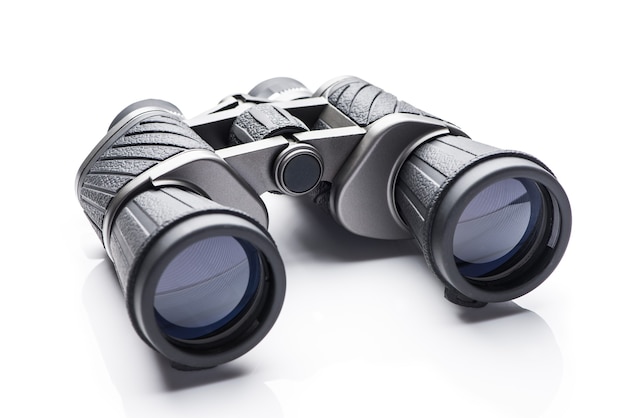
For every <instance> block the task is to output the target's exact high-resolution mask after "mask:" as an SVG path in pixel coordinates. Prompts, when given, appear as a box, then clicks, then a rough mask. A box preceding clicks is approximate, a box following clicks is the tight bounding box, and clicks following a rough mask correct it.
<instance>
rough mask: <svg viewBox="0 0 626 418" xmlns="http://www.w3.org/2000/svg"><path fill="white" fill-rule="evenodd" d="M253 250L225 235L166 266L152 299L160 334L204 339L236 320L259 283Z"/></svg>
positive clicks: (191, 248)
mask: <svg viewBox="0 0 626 418" xmlns="http://www.w3.org/2000/svg"><path fill="white" fill-rule="evenodd" d="M260 275H261V266H260V260H259V254H258V251H257V250H256V249H255V248H254V247H253V246H252V245H251V244H249V243H248V242H246V241H244V240H239V239H236V238H233V237H230V236H217V237H210V238H205V239H203V240H200V241H197V242H195V243H193V244H191V245H189V246H188V247H186V248H184V249H183V250H182V251H180V252H179V253H178V254H177V255H176V256H175V257H174V259H173V260H172V261H171V262H170V263H169V264H168V265H167V267H166V268H165V270H164V271H163V273H162V274H161V277H160V278H159V282H158V284H157V289H156V292H155V296H154V310H155V315H156V319H157V323H158V324H159V326H160V328H161V330H162V331H163V333H165V334H166V335H168V336H170V337H174V338H178V339H197V338H202V337H206V336H208V335H210V334H212V333H214V332H216V331H218V330H219V329H220V328H222V327H224V326H225V325H227V324H228V323H229V322H231V321H232V320H233V319H235V318H236V317H237V316H238V315H240V314H241V313H242V312H243V311H244V310H245V309H246V307H247V306H248V305H249V304H250V301H251V300H252V299H253V297H254V295H255V293H256V290H257V288H258V286H259V283H260Z"/></svg>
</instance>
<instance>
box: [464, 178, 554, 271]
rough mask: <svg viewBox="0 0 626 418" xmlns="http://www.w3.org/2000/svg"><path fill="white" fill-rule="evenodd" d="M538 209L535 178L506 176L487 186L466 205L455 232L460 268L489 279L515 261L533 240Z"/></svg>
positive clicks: (536, 226)
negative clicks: (532, 179) (507, 177)
mask: <svg viewBox="0 0 626 418" xmlns="http://www.w3.org/2000/svg"><path fill="white" fill-rule="evenodd" d="M541 213H542V195H541V191H540V189H539V186H538V185H537V183H535V182H534V181H531V180H528V179H518V178H509V179H505V180H500V181H498V182H496V183H493V184H491V185H489V186H487V187H486V188H485V189H483V190H482V191H481V192H480V193H478V195H476V196H475V197H474V198H473V199H472V200H471V201H470V203H469V204H468V205H467V206H466V207H465V209H464V210H463V213H462V214H461V217H460V219H459V221H458V224H457V226H456V229H455V232H454V240H453V252H454V256H455V260H456V264H457V267H458V269H459V272H460V273H461V274H462V275H463V276H465V277H469V278H476V279H483V280H490V279H491V278H493V277H494V275H496V274H498V273H499V272H501V271H504V270H506V269H507V268H509V267H510V266H512V265H515V263H516V262H517V261H518V260H520V259H521V258H520V257H523V256H524V255H525V254H526V253H527V251H528V249H529V245H530V244H532V241H533V239H534V237H535V235H536V230H537V228H538V224H539V223H540V222H539V220H540V218H541Z"/></svg>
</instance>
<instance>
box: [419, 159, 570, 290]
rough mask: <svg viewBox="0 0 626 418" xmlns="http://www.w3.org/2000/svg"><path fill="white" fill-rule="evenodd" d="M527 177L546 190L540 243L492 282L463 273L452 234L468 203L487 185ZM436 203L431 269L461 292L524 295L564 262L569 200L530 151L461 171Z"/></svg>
mask: <svg viewBox="0 0 626 418" xmlns="http://www.w3.org/2000/svg"><path fill="white" fill-rule="evenodd" d="M507 178H517V179H527V180H529V181H533V182H535V183H536V184H537V186H538V187H539V189H540V190H541V191H542V196H543V199H542V200H543V202H542V205H543V206H544V207H543V209H542V210H543V212H544V216H543V217H544V219H545V221H546V222H547V224H546V225H545V226H544V228H543V231H542V233H540V237H539V239H538V241H537V245H536V246H535V247H534V248H532V249H531V250H529V251H528V252H527V253H526V254H525V255H524V257H523V259H522V260H520V261H519V262H518V264H517V266H519V268H518V269H515V268H513V269H512V270H513V271H511V269H509V270H508V271H506V272H505V274H504V276H506V277H502V275H500V276H499V277H498V278H496V279H494V280H485V279H482V280H478V279H476V278H471V277H466V276H463V275H462V274H461V273H460V272H459V269H458V266H457V263H456V260H455V257H454V253H453V245H452V243H453V238H454V233H455V230H456V225H457V223H458V221H459V219H460V217H461V214H462V213H463V210H464V209H465V207H466V206H467V205H468V204H469V203H470V202H471V201H472V200H473V199H474V198H475V197H476V196H477V195H478V194H479V193H480V192H481V191H482V190H484V189H485V188H486V187H488V186H490V185H492V184H494V183H496V182H498V181H501V180H504V179H507ZM437 201H438V203H436V204H435V205H434V206H433V212H432V213H433V214H434V215H433V218H432V223H431V228H430V233H429V242H430V245H429V257H430V259H431V260H432V265H433V269H434V270H435V272H436V273H437V275H438V276H439V277H440V278H442V279H443V280H444V281H445V282H447V283H448V284H450V285H451V286H452V287H454V288H455V289H456V290H457V291H459V292H460V293H461V294H463V295H465V296H467V297H469V298H471V299H474V300H476V301H480V302H503V301H507V300H511V299H515V298H517V297H519V296H522V295H524V294H526V293H528V292H530V291H531V290H533V289H535V288H536V287H537V286H539V285H540V284H541V283H543V281H544V280H545V279H546V278H547V277H548V276H549V275H550V274H551V273H552V271H554V269H555V268H556V266H557V265H558V263H559V261H560V260H561V258H562V256H563V254H564V252H565V248H566V247H567V243H568V241H569V237H570V233H571V223H572V215H571V208H570V204H569V200H568V198H567V195H566V194H565V191H564V190H563V188H562V187H561V185H560V184H559V183H558V182H557V180H556V178H555V177H554V176H553V175H552V174H551V173H550V172H549V171H548V169H547V168H546V167H545V166H544V165H543V164H542V163H540V162H539V161H538V160H536V159H535V158H534V157H531V156H528V155H526V154H521V153H519V154H517V153H515V154H504V155H503V154H496V155H491V156H486V157H483V158H482V159H480V160H477V161H475V162H474V163H473V164H472V165H471V166H469V167H468V168H467V169H465V170H463V171H461V172H460V173H457V175H455V176H454V177H453V178H451V179H450V181H449V184H448V185H446V187H444V188H443V190H442V192H441V194H440V196H438V198H437Z"/></svg>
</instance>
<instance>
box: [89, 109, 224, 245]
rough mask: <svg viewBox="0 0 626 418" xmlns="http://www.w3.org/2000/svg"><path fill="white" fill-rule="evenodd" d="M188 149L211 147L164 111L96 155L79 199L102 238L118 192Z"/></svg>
mask: <svg viewBox="0 0 626 418" xmlns="http://www.w3.org/2000/svg"><path fill="white" fill-rule="evenodd" d="M189 149H209V150H212V148H211V147H210V146H209V145H208V144H207V143H206V142H204V141H203V140H202V139H201V138H200V137H199V136H198V135H197V134H196V133H195V132H194V131H193V130H192V129H191V128H190V127H189V126H187V125H186V124H185V123H184V122H183V121H182V120H181V119H180V117H178V116H176V115H174V114H171V113H169V112H166V111H162V112H161V113H158V114H153V115H151V116H149V117H147V118H144V119H142V120H140V121H139V122H138V123H136V124H135V125H133V126H131V127H130V128H129V129H128V130H127V131H126V132H125V133H124V134H123V135H122V136H121V137H120V138H119V139H117V140H116V141H115V142H114V143H113V144H111V145H110V146H109V147H108V148H107V149H104V150H103V151H102V153H101V154H100V155H99V156H98V157H96V159H95V160H94V162H93V164H92V165H91V167H90V168H89V171H88V172H87V173H86V175H85V176H84V180H83V183H82V184H80V185H79V187H80V189H79V200H80V204H81V206H82V208H83V210H84V211H85V214H86V215H87V218H89V220H90V221H91V224H92V226H93V227H94V229H95V231H96V233H97V234H98V237H100V240H101V241H102V226H103V220H104V216H105V213H106V211H107V207H108V206H109V203H110V202H111V199H113V197H114V196H115V194H116V193H117V192H118V191H119V190H120V189H121V188H122V187H123V186H124V185H126V184H127V183H128V182H129V181H131V180H132V179H134V178H135V177H136V176H138V175H139V174H141V173H143V172H144V171H146V170H147V169H149V168H151V167H153V166H154V165H156V164H158V163H159V162H161V161H163V160H166V159H167V158H169V157H172V156H174V155H176V154H178V153H180V152H183V151H185V150H189Z"/></svg>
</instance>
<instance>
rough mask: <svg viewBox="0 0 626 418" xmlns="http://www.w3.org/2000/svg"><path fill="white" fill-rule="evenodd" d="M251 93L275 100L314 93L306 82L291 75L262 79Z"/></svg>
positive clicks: (302, 96)
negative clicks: (303, 82) (290, 76)
mask: <svg viewBox="0 0 626 418" xmlns="http://www.w3.org/2000/svg"><path fill="white" fill-rule="evenodd" d="M249 94H250V95H251V96H255V97H261V98H263V99H267V100H273V101H287V100H295V99H305V98H307V97H311V96H312V95H313V93H311V92H310V91H309V89H307V88H306V86H305V85H304V84H302V83H301V82H299V81H298V80H294V79H293V78H289V77H275V78H270V79H268V80H265V81H262V82H260V83H259V84H257V85H256V86H254V87H253V88H252V90H250V93H249Z"/></svg>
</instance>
